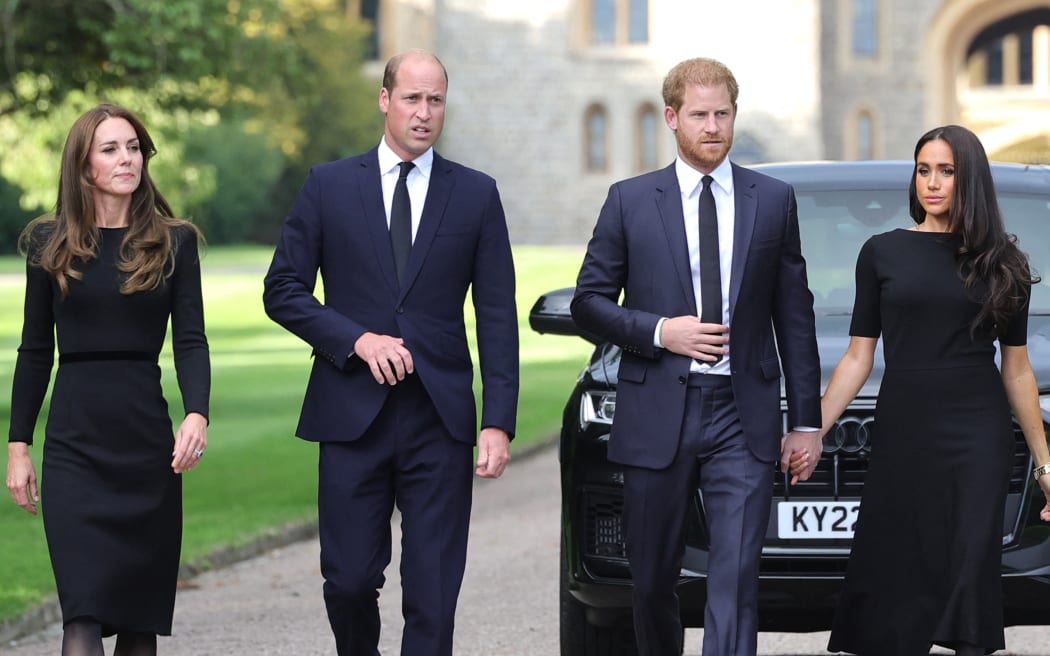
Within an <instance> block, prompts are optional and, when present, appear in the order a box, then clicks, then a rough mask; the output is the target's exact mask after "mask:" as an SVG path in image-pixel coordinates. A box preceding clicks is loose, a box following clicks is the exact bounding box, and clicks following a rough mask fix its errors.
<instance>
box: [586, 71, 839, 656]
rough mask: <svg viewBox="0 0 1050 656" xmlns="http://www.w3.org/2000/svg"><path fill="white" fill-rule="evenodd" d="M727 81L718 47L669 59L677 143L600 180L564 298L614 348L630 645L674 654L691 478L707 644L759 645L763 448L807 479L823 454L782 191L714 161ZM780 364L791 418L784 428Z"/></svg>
mask: <svg viewBox="0 0 1050 656" xmlns="http://www.w3.org/2000/svg"><path fill="white" fill-rule="evenodd" d="M737 91H738V87H737V83H736V80H735V78H734V77H733V74H732V73H731V72H730V71H729V69H728V68H726V67H725V66H724V65H722V64H721V63H719V62H717V61H714V60H710V59H692V60H688V61H685V62H682V63H680V64H678V65H677V66H675V67H674V68H673V69H672V70H671V72H670V73H669V74H668V76H667V78H666V79H665V81H664V86H663V95H664V103H665V105H666V108H665V110H664V117H665V120H666V122H667V125H668V127H669V128H670V129H671V130H672V131H673V132H674V133H675V138H676V141H677V144H678V157H677V158H676V160H675V162H674V163H673V164H672V165H671V166H669V167H667V168H665V169H663V170H660V171H655V172H652V173H648V174H645V175H642V176H639V177H636V178H632V179H629V180H624V181H621V182H618V183H616V184H614V185H613V186H612V187H611V188H610V190H609V196H608V198H607V200H606V201H605V205H604V206H603V207H602V210H601V213H600V215H599V216H598V222H597V224H596V226H595V228H594V234H593V237H592V238H591V241H590V243H589V244H588V246H587V254H586V257H585V259H584V262H583V266H582V268H581V270H580V275H579V279H578V280H577V283H576V294H575V297H574V298H573V302H572V314H573V318H574V319H575V320H576V323H577V324H578V325H579V326H580V327H581V328H582V329H584V330H587V331H589V332H592V333H595V334H598V335H600V336H602V337H604V338H606V339H608V340H609V341H611V342H613V343H615V344H618V345H620V346H621V347H622V348H623V355H622V358H621V360H620V369H619V382H618V386H617V403H616V419H615V423H614V424H613V427H612V433H611V435H610V439H609V458H610V459H611V460H613V461H614V462H617V463H620V464H622V465H624V503H625V506H624V514H625V522H626V544H627V557H628V559H629V561H630V565H631V572H632V578H633V581H634V623H635V632H636V637H637V641H638V647H639V651H640V653H641V654H643V655H657V656H677V655H678V654H681V652H682V625H681V620H680V617H679V608H678V596H677V594H676V591H675V586H676V584H677V582H678V577H679V573H680V568H681V562H682V556H683V553H684V549H685V535H684V528H685V520H686V516H687V512H688V508H689V505H690V504H691V501H692V497H693V494H694V491H695V490H696V489H697V487H699V489H700V491H701V495H702V498H703V511H704V516H705V518H706V521H707V528H708V534H709V535H710V544H709V553H710V561H709V562H710V567H709V572H708V578H707V607H706V610H705V615H704V651H703V653H705V654H709V655H710V656H748V655H752V656H753V655H754V654H755V652H756V649H757V645H756V642H757V617H756V606H757V592H758V561H759V556H760V554H761V549H762V538H763V536H764V535H765V531H766V527H767V523H768V520H769V512H770V493H771V491H772V483H773V473H774V468H775V466H774V463H775V462H776V461H777V460H778V459H782V460H783V462H782V467H783V468H784V471H788V465H789V460H791V461H792V464H793V466H794V467H795V470H794V471H796V472H798V474H799V475H798V476H797V477H796V478H802V479H805V478H808V477H809V475H810V474H811V473H812V471H813V468H814V467H816V463H817V459H818V458H819V455H820V453H821V442H820V438H819V434H818V433H817V432H816V428H817V427H819V426H820V425H821V424H820V365H819V360H818V355H817V342H816V334H815V328H814V315H813V295H812V294H811V293H810V291H809V288H808V284H807V280H806V264H805V260H803V258H802V252H801V243H800V238H799V226H798V216H797V212H796V206H795V195H794V191H793V190H792V188H791V187H790V186H788V185H787V184H785V183H783V182H780V181H778V180H774V179H772V178H769V177H766V176H764V175H760V174H759V173H756V172H754V171H751V170H748V169H745V168H742V167H739V166H736V165H735V164H732V163H730V162H729V160H728V159H727V155H728V153H729V149H730V147H731V146H732V143H733V123H734V121H735V119H736V111H737V105H736V100H737ZM705 197H706V198H705ZM705 202H706V203H707V205H706V207H705ZM705 219H708V220H710V223H708V224H706V227H705V223H704V221H705ZM715 219H717V220H715ZM705 230H709V232H706V233H705ZM705 258H706V262H705ZM705 266H708V267H709V268H707V269H705ZM701 273H703V274H704V275H703V276H702V275H701ZM705 283H707V284H705ZM621 292H622V293H623V304H622V305H620V304H619V299H620V295H621ZM701 308H703V311H701V310H700V309H701ZM781 366H783V371H784V376H785V378H786V389H787V398H788V426H791V427H793V428H794V429H795V430H792V431H791V432H789V433H788V434H787V435H784V436H783V437H781V436H782V435H783V428H782V426H783V424H782V419H781V411H780V377H781ZM798 429H802V430H798Z"/></svg>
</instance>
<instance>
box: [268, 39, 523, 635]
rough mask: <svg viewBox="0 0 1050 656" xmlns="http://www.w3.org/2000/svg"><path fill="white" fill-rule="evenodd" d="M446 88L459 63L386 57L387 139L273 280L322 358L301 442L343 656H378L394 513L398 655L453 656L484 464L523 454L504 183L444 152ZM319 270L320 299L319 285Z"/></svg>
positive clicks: (327, 204) (312, 179)
mask: <svg viewBox="0 0 1050 656" xmlns="http://www.w3.org/2000/svg"><path fill="white" fill-rule="evenodd" d="M447 88H448V76H447V73H446V71H445V68H444V66H443V65H442V64H441V62H440V61H438V59H437V58H436V57H435V56H434V55H432V54H430V53H428V52H425V51H421V50H413V51H409V52H406V53H402V54H400V55H397V56H395V57H393V58H392V59H391V60H390V61H389V62H388V63H387V66H386V71H385V73H384V76H383V87H382V89H381V90H380V92H379V108H380V110H381V111H382V112H383V114H384V115H385V116H386V119H385V129H384V135H383V139H382V140H381V142H380V143H379V145H378V146H377V147H376V148H373V149H372V150H370V151H369V152H367V153H365V154H363V155H359V156H356V157H350V158H348V159H344V160H339V161H336V162H331V163H328V164H322V165H320V166H317V167H314V168H313V170H311V172H310V175H309V177H308V178H307V180H306V183H305V184H304V185H303V188H302V191H301V192H300V193H299V196H298V198H297V199H296V201H295V205H294V206H293V208H292V210H291V212H290V214H289V215H288V218H287V220H286V221H285V224H284V227H283V229H282V232H281V238H280V241H279V243H278V245H277V249H276V252H275V253H274V257H273V263H272V264H271V266H270V270H269V273H268V274H267V276H266V281H265V292H264V297H263V300H264V303H265V306H266V312H267V314H269V315H270V317H271V318H272V319H273V320H274V321H276V322H277V323H279V324H281V325H282V326H284V327H285V328H287V329H288V330H290V331H291V332H293V333H295V334H296V335H298V336H299V337H301V338H302V339H303V340H305V341H306V342H307V343H308V344H310V346H312V347H313V353H314V356H315V359H314V364H313V369H312V371H311V373H310V381H309V384H308V387H307V390H306V398H305V400H304V402H303V409H302V413H301V415H300V419H299V425H298V429H297V431H296V434H297V435H298V436H299V437H301V438H303V439H305V440H310V441H315V442H319V443H320V456H319V466H318V487H319V489H318V510H319V521H320V541H321V573H322V575H323V576H324V579H325V581H324V597H325V604H326V606H327V610H328V618H329V623H330V624H331V627H332V632H333V633H334V635H335V643H336V648H337V650H338V653H339V654H340V655H343V656H345V655H354V656H358V655H360V656H363V655H366V654H367V655H368V656H372V655H374V654H378V653H379V652H378V650H377V645H378V642H379V630H380V620H379V609H378V603H377V599H378V596H379V589H380V588H381V587H382V585H383V580H384V577H383V570H384V569H385V568H386V566H387V564H388V563H389V562H390V557H391V554H390V548H391V545H390V540H391V534H390V520H391V516H392V513H393V509H394V506H395V504H396V505H397V508H398V509H399V510H400V513H401V529H402V536H403V537H402V557H401V578H402V590H403V596H404V603H403V612H404V619H405V629H404V634H403V636H402V642H401V653H402V654H405V655H411V656H442V655H446V656H447V655H450V654H451V653H452V628H453V621H454V618H455V611H456V599H457V597H458V595H459V588H460V583H461V581H462V578H463V569H464V565H465V560H466V549H467V528H468V521H469V518H470V505H471V489H472V482H473V476H472V470H473V473H476V474H477V475H478V476H482V477H486V478H496V477H498V476H500V474H502V473H503V470H504V467H506V465H507V462H508V461H509V459H510V439H511V437H512V436H513V434H514V422H515V415H516V412H517V396H518V327H517V326H518V324H517V313H516V310H515V303H514V265H513V262H512V260H511V250H510V242H509V239H508V235H507V224H506V220H505V217H504V214H503V207H502V204H501V202H500V197H499V192H498V191H497V189H496V183H495V181H494V180H493V179H492V178H490V177H488V176H487V175H484V174H482V173H480V172H478V171H474V170H471V169H468V168H466V167H463V166H461V165H459V164H456V163H454V162H450V161H448V160H446V159H443V158H442V157H441V156H440V155H438V154H437V153H435V152H434V149H433V145H434V142H435V141H437V139H438V137H439V136H440V134H441V128H442V125H443V123H444V116H445V97H446V90H447ZM399 196H400V198H399ZM402 219H403V228H404V232H403V237H404V240H405V241H404V243H403V245H402V246H399V245H398V243H397V242H398V238H399V237H398V234H397V233H398V227H397V226H398V225H399V222H400V221H402ZM409 222H410V223H409ZM409 240H410V241H409ZM318 271H320V272H321V275H322V277H323V281H324V300H323V302H322V301H318V300H317V298H316V297H315V296H314V293H313V292H314V286H315V282H316V277H317V273H318ZM468 289H470V290H471V293H472V297H473V303H474V309H475V315H476V322H477V343H478V353H479V359H480V366H481V378H482V384H483V391H482V413H481V431H480V434H477V426H478V423H477V412H476V409H475V403H474V395H473V391H472V379H473V367H472V364H471V356H470V352H469V350H468V347H467V335H466V329H465V326H464V317H463V306H464V302H465V300H466V294H467V290H468ZM476 434H477V440H475V435H476ZM475 441H476V443H477V447H478V459H477V464H476V466H475V465H474V464H473V462H472V460H473V447H474V445H475Z"/></svg>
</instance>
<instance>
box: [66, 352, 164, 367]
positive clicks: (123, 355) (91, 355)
mask: <svg viewBox="0 0 1050 656" xmlns="http://www.w3.org/2000/svg"><path fill="white" fill-rule="evenodd" d="M157 358H158V355H157V354H156V353H146V352H145V351H77V352H73V353H62V354H60V355H59V356H58V364H60V365H62V364H72V363H74V362H105V361H108V360H134V361H138V362H156V361H157Z"/></svg>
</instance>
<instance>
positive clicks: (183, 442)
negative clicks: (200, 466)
mask: <svg viewBox="0 0 1050 656" xmlns="http://www.w3.org/2000/svg"><path fill="white" fill-rule="evenodd" d="M207 448H208V419H207V418H206V417H205V416H204V415H202V414H200V413H199V412H191V413H189V414H188V415H186V418H185V419H183V420H182V425H180V426H179V430H178V431H176V433H175V450H174V451H172V454H171V455H172V459H171V468H172V469H174V470H175V473H176V474H181V473H182V472H185V471H189V470H191V469H193V468H194V467H196V466H197V463H199V462H200V461H201V457H202V456H203V455H204V452H205V450H207Z"/></svg>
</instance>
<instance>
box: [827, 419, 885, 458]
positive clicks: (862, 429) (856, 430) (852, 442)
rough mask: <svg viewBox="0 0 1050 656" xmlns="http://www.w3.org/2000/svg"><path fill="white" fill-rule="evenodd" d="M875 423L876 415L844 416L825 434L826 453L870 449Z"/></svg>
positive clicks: (857, 451) (856, 451)
mask: <svg viewBox="0 0 1050 656" xmlns="http://www.w3.org/2000/svg"><path fill="white" fill-rule="evenodd" d="M874 425H875V418H874V417H864V418H861V417H843V418H842V419H840V420H838V421H837V422H835V427H834V428H833V429H831V430H829V431H828V433H827V435H825V436H824V453H837V452H842V453H859V452H860V451H866V450H870V449H871V437H872V432H873V428H874Z"/></svg>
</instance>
